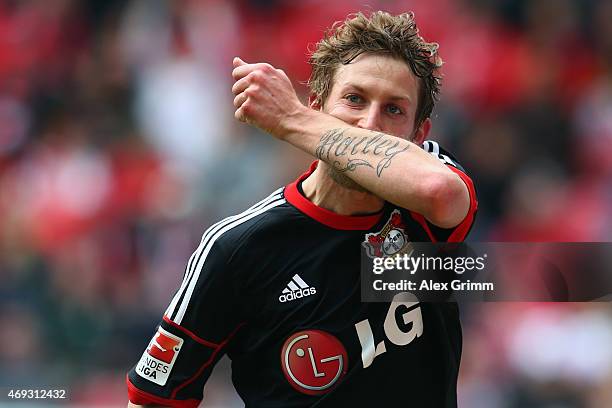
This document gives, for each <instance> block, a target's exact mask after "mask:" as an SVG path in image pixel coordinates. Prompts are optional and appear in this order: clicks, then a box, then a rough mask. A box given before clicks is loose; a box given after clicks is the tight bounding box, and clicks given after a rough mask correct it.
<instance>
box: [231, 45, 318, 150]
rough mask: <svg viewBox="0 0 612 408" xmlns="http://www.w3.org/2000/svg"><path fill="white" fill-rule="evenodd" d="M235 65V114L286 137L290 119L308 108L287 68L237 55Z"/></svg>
mask: <svg viewBox="0 0 612 408" xmlns="http://www.w3.org/2000/svg"><path fill="white" fill-rule="evenodd" d="M233 65H234V69H233V71H232V77H233V78H234V81H236V82H235V83H234V86H232V93H233V94H234V95H236V96H235V98H234V107H235V108H236V112H235V113H234V117H235V118H236V119H238V120H239V121H241V122H245V123H249V124H251V125H254V126H257V127H258V128H260V129H262V130H263V131H265V132H268V133H270V134H271V135H272V136H274V137H276V138H278V139H281V140H282V139H284V138H285V136H286V135H287V133H288V132H289V129H290V128H291V120H293V119H295V117H296V116H297V115H298V114H299V113H300V112H302V111H303V110H304V109H307V108H306V107H305V106H304V105H303V104H302V103H301V102H300V100H299V99H298V97H297V95H296V93H295V90H294V89H293V85H291V81H290V80H289V78H288V77H287V75H286V74H285V72H283V70H281V69H276V68H274V67H273V66H272V65H270V64H266V63H257V64H247V63H246V62H244V61H243V60H241V59H240V58H238V57H236V58H234V61H233Z"/></svg>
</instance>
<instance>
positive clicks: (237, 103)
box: [234, 92, 249, 109]
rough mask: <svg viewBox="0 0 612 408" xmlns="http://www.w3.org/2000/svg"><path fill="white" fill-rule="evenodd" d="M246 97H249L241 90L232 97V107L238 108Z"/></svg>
mask: <svg viewBox="0 0 612 408" xmlns="http://www.w3.org/2000/svg"><path fill="white" fill-rule="evenodd" d="M248 98H249V97H248V96H247V94H246V93H244V92H241V93H239V94H238V95H236V97H235V98H234V108H236V109H238V108H240V107H241V106H242V104H243V103H245V102H246V100H247V99H248Z"/></svg>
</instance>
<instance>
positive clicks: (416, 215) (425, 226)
mask: <svg viewBox="0 0 612 408" xmlns="http://www.w3.org/2000/svg"><path fill="white" fill-rule="evenodd" d="M410 215H411V216H412V218H414V220H415V221H416V222H418V223H419V224H421V227H423V229H424V230H425V232H426V233H427V235H429V239H431V242H438V240H437V239H436V237H435V236H434V234H432V232H431V229H430V228H429V224H427V220H426V219H425V217H424V216H423V214H419V213H417V212H414V211H410Z"/></svg>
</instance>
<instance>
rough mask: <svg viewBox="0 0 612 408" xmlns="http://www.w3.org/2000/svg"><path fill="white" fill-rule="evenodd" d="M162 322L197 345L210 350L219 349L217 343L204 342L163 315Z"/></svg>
mask: <svg viewBox="0 0 612 408" xmlns="http://www.w3.org/2000/svg"><path fill="white" fill-rule="evenodd" d="M164 322H166V323H168V324H169V325H170V326H172V327H174V328H176V329H178V330H180V331H182V332H183V333H185V334H186V335H188V336H189V337H191V338H192V339H193V340H195V341H197V342H198V343H200V344H202V345H204V346H206V347H211V348H217V347H219V344H217V343H213V342H212V341H208V340H204V339H203V338H201V337H198V336H197V335H196V334H195V333H194V332H192V331H191V330H188V329H186V328H184V327H183V326H180V325H178V324H176V323H174V322H173V321H172V320H170V318H169V317H168V316H166V315H164Z"/></svg>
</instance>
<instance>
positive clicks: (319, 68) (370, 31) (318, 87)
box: [308, 11, 442, 128]
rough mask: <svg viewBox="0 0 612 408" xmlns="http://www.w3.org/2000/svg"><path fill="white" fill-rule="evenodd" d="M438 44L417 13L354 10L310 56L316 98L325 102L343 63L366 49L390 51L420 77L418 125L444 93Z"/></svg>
mask: <svg viewBox="0 0 612 408" xmlns="http://www.w3.org/2000/svg"><path fill="white" fill-rule="evenodd" d="M438 47H439V46H438V44H437V43H428V42H426V41H425V40H424V39H423V37H421V36H420V35H419V30H418V28H417V25H416V22H415V19H414V13H412V12H409V13H403V14H400V15H397V16H394V15H391V14H389V13H386V12H384V11H376V12H373V13H372V14H370V16H369V17H366V16H365V15H364V14H362V13H357V14H352V15H349V16H348V17H347V19H346V20H345V21H344V22H336V23H334V25H332V27H331V28H330V30H329V31H328V32H327V33H326V34H325V36H324V37H323V39H322V40H321V41H319V42H318V43H317V45H316V47H315V50H314V51H313V52H312V54H311V56H310V60H309V62H310V65H311V66H312V74H311V76H310V79H309V81H308V86H309V87H310V91H311V92H312V94H313V95H314V97H315V98H316V101H317V102H318V103H319V104H321V105H323V103H324V102H325V100H326V99H327V97H328V96H329V92H330V90H331V88H332V84H333V80H334V75H335V73H336V70H337V69H338V66H339V65H340V64H343V65H346V64H349V63H350V62H351V61H353V60H354V59H355V58H357V57H358V56H359V55H361V54H364V53H373V54H388V55H391V56H392V57H394V58H399V59H401V60H403V61H404V62H406V64H408V66H409V67H410V69H411V70H412V72H413V73H414V75H416V76H417V78H419V79H420V81H419V83H420V86H419V99H418V103H417V110H416V118H415V128H418V127H419V126H420V125H421V123H423V121H424V120H425V119H427V118H428V117H430V116H431V112H432V110H433V107H434V104H435V103H436V101H437V100H438V96H439V93H440V85H441V77H440V75H439V73H438V71H439V68H440V67H441V66H442V59H441V58H440V57H439V55H438Z"/></svg>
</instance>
